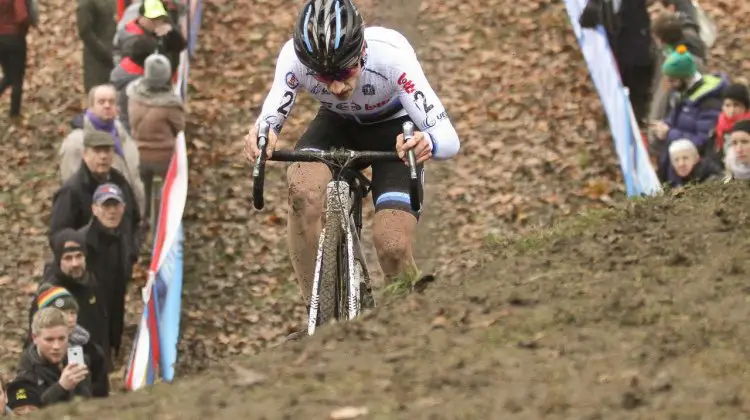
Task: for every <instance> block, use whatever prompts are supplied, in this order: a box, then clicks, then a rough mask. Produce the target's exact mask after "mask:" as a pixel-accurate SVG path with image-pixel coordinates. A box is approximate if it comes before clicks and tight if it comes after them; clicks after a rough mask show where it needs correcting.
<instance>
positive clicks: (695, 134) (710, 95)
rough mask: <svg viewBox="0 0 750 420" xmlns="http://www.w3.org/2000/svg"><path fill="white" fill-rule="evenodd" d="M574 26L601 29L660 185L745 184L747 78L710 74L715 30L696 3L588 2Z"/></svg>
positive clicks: (748, 164) (749, 155)
mask: <svg viewBox="0 0 750 420" xmlns="http://www.w3.org/2000/svg"><path fill="white" fill-rule="evenodd" d="M652 3H661V6H662V8H663V12H662V13H661V14H659V15H658V16H657V17H656V18H655V19H654V20H653V22H652V20H651V14H650V13H649V10H648V8H649V6H651V5H652ZM580 23H581V26H582V27H585V28H594V27H597V26H598V25H603V26H604V28H605V30H606V33H607V36H608V40H609V43H610V45H611V47H612V51H613V54H614V56H615V60H616V62H617V66H618V70H619V72H620V78H621V80H622V83H623V85H625V86H626V87H627V88H628V91H629V98H630V102H631V105H632V108H633V113H634V114H635V117H636V120H637V121H638V124H639V125H640V127H641V129H642V130H643V132H644V135H643V136H644V139H645V141H646V142H647V144H648V146H649V151H650V154H651V156H652V158H653V160H654V161H655V166H656V173H657V175H658V177H659V181H660V182H662V183H664V184H667V185H669V186H670V187H682V186H685V185H687V184H691V183H702V182H706V181H709V180H724V181H729V180H732V179H743V180H744V179H750V148H749V147H748V144H750V112H749V111H750V93H749V91H748V86H747V81H746V80H745V79H744V78H743V77H741V75H739V74H732V75H727V74H723V73H714V72H712V71H711V61H710V47H711V45H712V43H713V41H714V39H715V37H716V33H715V30H716V28H715V26H714V25H713V22H712V21H711V20H710V19H709V18H708V17H707V16H706V15H705V14H704V13H703V11H702V9H700V6H699V5H698V4H697V3H696V2H694V1H692V0H628V1H621V2H620V1H609V0H588V2H587V4H586V7H585V8H584V10H583V12H582V13H581V16H580Z"/></svg>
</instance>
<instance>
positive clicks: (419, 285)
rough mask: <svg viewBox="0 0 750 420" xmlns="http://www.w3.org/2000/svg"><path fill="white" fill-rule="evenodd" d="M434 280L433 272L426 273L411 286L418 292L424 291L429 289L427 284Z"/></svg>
mask: <svg viewBox="0 0 750 420" xmlns="http://www.w3.org/2000/svg"><path fill="white" fill-rule="evenodd" d="M434 282H435V276H433V275H432V274H426V275H424V276H422V277H420V278H419V280H417V281H415V282H414V284H413V285H412V286H411V288H412V290H413V291H415V292H417V293H423V292H424V291H425V290H427V286H429V285H430V284H431V283H434Z"/></svg>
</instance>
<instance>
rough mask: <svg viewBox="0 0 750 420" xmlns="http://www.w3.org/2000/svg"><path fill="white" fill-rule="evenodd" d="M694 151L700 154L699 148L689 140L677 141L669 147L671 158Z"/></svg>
mask: <svg viewBox="0 0 750 420" xmlns="http://www.w3.org/2000/svg"><path fill="white" fill-rule="evenodd" d="M689 150H690V151H693V152H695V154H696V155H697V154H698V148H697V147H695V144H694V143H693V142H692V141H690V140H688V139H680V140H675V141H673V142H672V144H670V145H669V156H673V155H674V154H675V153H679V152H685V151H689Z"/></svg>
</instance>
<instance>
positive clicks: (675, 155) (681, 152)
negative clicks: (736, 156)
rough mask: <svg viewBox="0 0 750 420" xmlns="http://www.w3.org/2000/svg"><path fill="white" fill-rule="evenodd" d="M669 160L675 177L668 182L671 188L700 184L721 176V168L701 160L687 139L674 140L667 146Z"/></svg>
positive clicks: (709, 161)
mask: <svg viewBox="0 0 750 420" xmlns="http://www.w3.org/2000/svg"><path fill="white" fill-rule="evenodd" d="M669 160H670V162H671V164H672V167H673V168H674V172H675V174H676V175H677V177H676V178H675V179H674V180H672V181H671V182H670V184H671V185H672V186H673V187H679V186H683V185H686V184H690V183H697V184H699V183H702V182H706V181H708V180H711V179H718V178H720V176H721V168H720V167H719V165H718V164H716V163H714V162H713V161H711V160H709V159H701V156H700V154H699V153H698V148H697V147H695V144H694V143H693V142H692V141H690V140H687V139H680V140H675V141H673V142H672V144H670V145H669Z"/></svg>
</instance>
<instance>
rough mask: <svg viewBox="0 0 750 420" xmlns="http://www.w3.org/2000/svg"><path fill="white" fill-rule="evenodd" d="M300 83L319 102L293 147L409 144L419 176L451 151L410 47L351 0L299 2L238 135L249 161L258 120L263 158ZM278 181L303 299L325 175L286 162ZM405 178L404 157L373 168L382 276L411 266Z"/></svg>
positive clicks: (455, 145)
mask: <svg viewBox="0 0 750 420" xmlns="http://www.w3.org/2000/svg"><path fill="white" fill-rule="evenodd" d="M303 88H304V89H305V90H307V91H308V92H310V94H312V96H313V97H314V98H315V99H316V100H318V101H319V102H320V104H321V107H320V110H319V111H318V114H317V115H316V116H315V119H314V120H313V121H312V122H311V123H310V126H309V127H308V128H307V131H306V132H305V133H304V134H303V135H302V137H301V138H300V140H299V142H298V143H297V145H296V146H295V149H297V150H311V149H312V150H330V149H331V148H341V147H344V148H347V149H352V150H373V151H392V150H394V149H395V150H396V151H398V153H399V156H400V157H401V158H402V159H403V160H404V162H407V153H406V152H407V151H408V150H410V149H414V152H415V155H416V157H417V163H418V164H419V165H418V170H419V171H420V174H422V175H423V172H422V170H423V168H422V164H423V162H425V161H427V160H429V159H431V158H435V159H448V158H451V157H453V156H454V155H455V154H456V153H457V152H458V149H459V140H458V135H457V133H456V130H455V129H454V128H453V125H452V124H451V122H450V120H449V119H448V115H447V114H446V112H445V108H444V107H443V104H442V103H441V102H440V99H439V98H438V97H437V95H436V94H435V92H434V91H433V90H432V88H431V87H430V84H429V83H428V82H427V79H426V77H425V75H424V73H423V72H422V67H421V66H420V64H419V61H418V60H417V56H416V53H415V52H414V49H413V48H412V47H411V45H409V42H408V41H407V40H406V38H404V37H403V36H402V35H401V34H400V33H398V32H396V31H393V30H390V29H386V28H381V27H372V28H367V29H365V26H364V22H363V20H362V17H361V16H360V15H359V12H358V11H357V9H356V7H355V6H354V4H353V3H352V2H351V0H308V1H307V2H306V3H305V5H304V7H303V9H302V11H301V12H300V14H299V18H298V21H297V24H296V26H295V28H294V37H293V39H291V40H289V41H288V42H287V43H286V44H285V45H284V47H283V48H282V49H281V53H280V54H279V58H278V61H277V62H276V73H275V76H274V81H273V86H272V87H271V91H270V92H269V94H268V97H267V98H266V100H265V102H264V104H263V109H262V111H261V113H260V116H259V117H258V119H257V120H256V122H255V124H254V125H253V127H252V128H251V129H250V132H249V133H248V134H247V136H246V137H245V155H246V156H247V158H248V159H249V160H250V161H251V162H254V161H255V159H256V157H257V156H258V155H259V154H260V152H259V150H258V145H257V137H256V136H257V130H258V125H259V123H260V122H261V121H266V122H268V123H269V124H270V126H271V133H270V135H269V141H268V150H267V153H268V155H269V156H271V154H272V151H273V150H274V148H275V146H276V138H277V137H276V136H277V135H278V133H279V132H280V131H281V129H282V127H283V125H284V122H285V121H286V119H287V117H288V116H289V114H290V113H291V111H292V106H293V105H294V101H295V99H296V97H297V93H298V92H299V91H300V89H303ZM409 120H411V121H412V122H413V123H414V125H415V126H416V128H417V129H418V131H415V133H414V137H413V138H411V139H409V140H408V141H404V139H403V134H400V133H401V131H402V128H401V127H402V123H403V122H404V121H409ZM287 178H288V183H289V228H288V229H289V232H288V235H289V236H288V241H289V253H290V256H291V259H292V265H293V266H294V271H295V272H296V274H297V279H298V281H299V284H300V288H301V290H302V294H303V296H304V298H305V300H306V301H307V302H309V301H310V293H311V289H312V279H313V276H314V269H315V253H316V245H317V243H318V236H319V235H320V231H321V229H322V220H321V216H322V212H323V207H324V197H325V190H326V185H327V184H328V182H329V181H330V180H331V172H330V170H329V169H328V168H327V167H326V166H325V165H324V164H323V163H294V164H292V165H291V166H290V167H289V170H288V172H287ZM420 178H422V179H423V177H422V176H420ZM409 179H410V178H409V169H408V166H407V165H406V164H405V163H401V162H378V163H375V164H373V165H372V198H373V201H374V203H375V221H374V223H373V236H374V242H375V248H376V250H377V254H378V259H379V261H380V266H381V268H382V269H383V272H384V274H385V276H386V279H387V280H386V281H390V280H391V279H392V278H393V277H394V276H395V275H397V274H399V273H400V272H401V271H402V270H404V269H406V268H407V267H409V268H414V267H415V264H414V259H413V257H412V238H413V236H414V229H415V228H416V225H417V217H418V216H419V215H418V214H417V213H415V212H413V211H412V210H411V206H410V201H409V193H408V191H409Z"/></svg>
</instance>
